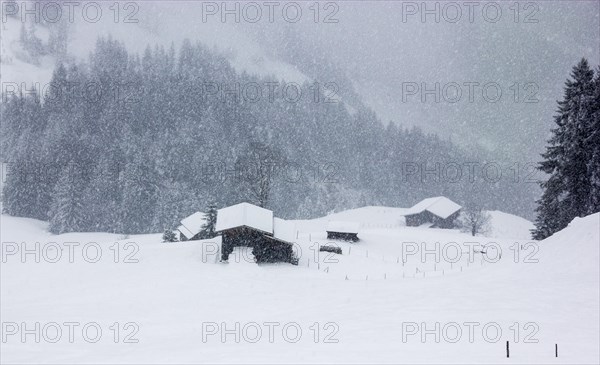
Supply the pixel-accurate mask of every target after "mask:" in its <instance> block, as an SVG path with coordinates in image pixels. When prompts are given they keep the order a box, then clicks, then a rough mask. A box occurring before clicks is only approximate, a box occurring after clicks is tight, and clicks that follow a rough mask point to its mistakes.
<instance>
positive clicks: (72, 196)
mask: <svg viewBox="0 0 600 365" xmlns="http://www.w3.org/2000/svg"><path fill="white" fill-rule="evenodd" d="M84 189H85V182H84V179H83V175H82V170H81V168H80V167H79V166H77V165H76V164H74V163H70V164H69V165H68V166H67V167H66V168H65V169H64V170H63V171H62V173H61V176H60V179H59V180H58V183H57V184H56V186H55V188H54V199H53V201H52V207H51V209H50V232H52V233H56V234H61V233H65V232H77V231H82V230H84V228H85V216H86V215H85V211H84V199H83V192H84Z"/></svg>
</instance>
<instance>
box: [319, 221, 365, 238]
mask: <svg viewBox="0 0 600 365" xmlns="http://www.w3.org/2000/svg"><path fill="white" fill-rule="evenodd" d="M359 228H360V223H357V222H343V221H331V222H329V223H328V224H327V239H330V240H344V241H351V242H356V241H358V229H359Z"/></svg>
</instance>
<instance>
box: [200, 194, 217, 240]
mask: <svg viewBox="0 0 600 365" xmlns="http://www.w3.org/2000/svg"><path fill="white" fill-rule="evenodd" d="M205 216H206V222H205V223H204V225H203V226H202V231H201V232H202V238H213V237H215V236H216V235H217V234H216V232H215V227H216V226H217V206H216V205H215V204H214V203H211V204H209V205H208V209H207V210H206V213H205Z"/></svg>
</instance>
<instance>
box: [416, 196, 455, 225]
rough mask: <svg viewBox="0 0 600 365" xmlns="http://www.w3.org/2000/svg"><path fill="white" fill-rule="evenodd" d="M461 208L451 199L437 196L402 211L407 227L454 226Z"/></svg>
mask: <svg viewBox="0 0 600 365" xmlns="http://www.w3.org/2000/svg"><path fill="white" fill-rule="evenodd" d="M461 209H462V207H461V206H460V205H458V204H456V203H455V202H453V201H452V200H450V199H448V198H446V197H443V196H437V197H434V198H427V199H424V200H422V201H420V202H419V203H417V204H415V205H414V206H413V207H412V208H410V209H408V210H407V211H406V212H405V213H404V218H405V219H406V225H407V226H409V227H416V226H420V225H423V224H429V226H430V227H431V228H456V224H455V220H456V218H458V216H459V214H460V211H461Z"/></svg>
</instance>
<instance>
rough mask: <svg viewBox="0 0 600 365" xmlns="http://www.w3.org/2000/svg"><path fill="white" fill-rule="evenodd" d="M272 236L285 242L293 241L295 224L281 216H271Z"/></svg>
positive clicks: (294, 238)
mask: <svg viewBox="0 0 600 365" xmlns="http://www.w3.org/2000/svg"><path fill="white" fill-rule="evenodd" d="M273 237H275V238H276V239H278V240H281V241H285V242H294V241H295V240H296V225H295V224H294V223H292V222H289V221H286V220H283V219H281V218H273Z"/></svg>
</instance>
